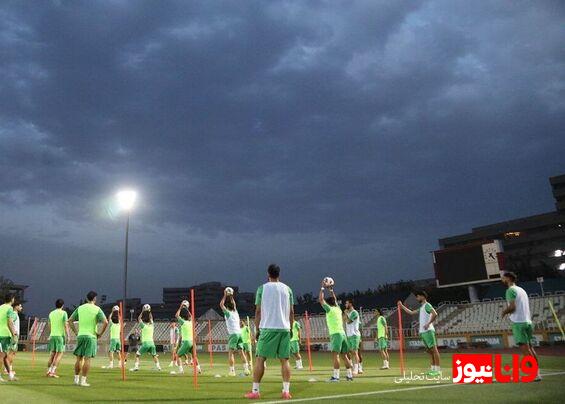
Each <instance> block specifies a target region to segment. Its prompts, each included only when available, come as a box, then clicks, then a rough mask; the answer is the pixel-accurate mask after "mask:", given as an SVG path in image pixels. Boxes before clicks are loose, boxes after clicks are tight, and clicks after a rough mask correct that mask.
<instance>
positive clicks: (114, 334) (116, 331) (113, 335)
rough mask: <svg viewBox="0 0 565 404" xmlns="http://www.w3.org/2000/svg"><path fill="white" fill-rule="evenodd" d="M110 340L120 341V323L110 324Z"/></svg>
mask: <svg viewBox="0 0 565 404" xmlns="http://www.w3.org/2000/svg"><path fill="white" fill-rule="evenodd" d="M110 339H120V323H113V322H111V323H110Z"/></svg>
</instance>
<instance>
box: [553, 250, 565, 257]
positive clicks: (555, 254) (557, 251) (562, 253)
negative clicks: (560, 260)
mask: <svg viewBox="0 0 565 404" xmlns="http://www.w3.org/2000/svg"><path fill="white" fill-rule="evenodd" d="M563 255H565V251H563V250H555V251H554V252H553V256H554V257H561V256H563Z"/></svg>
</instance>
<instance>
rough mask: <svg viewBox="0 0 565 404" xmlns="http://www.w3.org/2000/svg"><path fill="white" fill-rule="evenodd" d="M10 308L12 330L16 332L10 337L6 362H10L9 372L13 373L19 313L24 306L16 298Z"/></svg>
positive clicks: (18, 331)
mask: <svg viewBox="0 0 565 404" xmlns="http://www.w3.org/2000/svg"><path fill="white" fill-rule="evenodd" d="M12 309H13V312H12V315H11V319H12V323H13V324H14V331H15V332H16V334H14V338H13V339H12V345H10V349H9V350H8V362H9V363H10V372H11V373H13V374H14V375H15V374H16V372H14V359H16V353H17V352H18V341H19V339H20V316H19V314H20V313H21V312H22V310H23V309H24V307H23V306H22V304H21V303H20V302H19V301H17V300H16V301H14V304H12Z"/></svg>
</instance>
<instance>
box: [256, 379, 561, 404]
mask: <svg viewBox="0 0 565 404" xmlns="http://www.w3.org/2000/svg"><path fill="white" fill-rule="evenodd" d="M559 375H565V372H555V373H545V374H544V373H542V376H543V377H547V376H559ZM542 383H543V381H542ZM451 386H469V385H468V384H456V383H448V384H447V383H446V384H434V385H431V386H415V387H404V388H401V389H389V390H378V391H366V392H363V393H353V394H337V395H334V396H322V397H309V398H298V399H294V398H293V399H292V402H294V403H295V402H299V401H300V402H303V401H316V400H328V399H335V398H349V397H361V396H372V395H377V394H387V393H398V392H402V391H413V390H426V389H437V388H440V387H451ZM262 403H263V404H275V403H288V401H287V400H274V401H262Z"/></svg>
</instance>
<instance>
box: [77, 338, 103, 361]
mask: <svg viewBox="0 0 565 404" xmlns="http://www.w3.org/2000/svg"><path fill="white" fill-rule="evenodd" d="M97 350H98V341H97V340H96V337H91V336H89V335H79V336H78V337H77V346H76V348H75V350H74V352H73V354H74V355H75V356H81V357H85V358H94V357H95V356H96V351H97Z"/></svg>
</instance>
